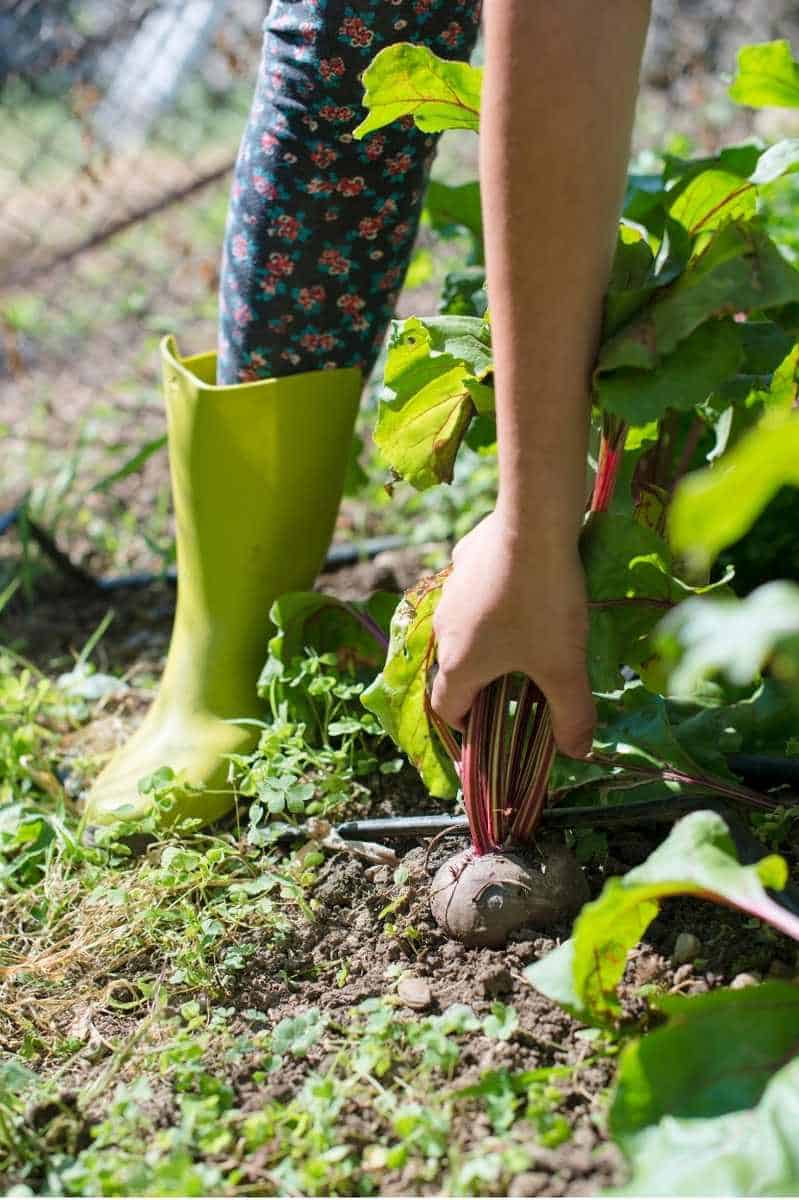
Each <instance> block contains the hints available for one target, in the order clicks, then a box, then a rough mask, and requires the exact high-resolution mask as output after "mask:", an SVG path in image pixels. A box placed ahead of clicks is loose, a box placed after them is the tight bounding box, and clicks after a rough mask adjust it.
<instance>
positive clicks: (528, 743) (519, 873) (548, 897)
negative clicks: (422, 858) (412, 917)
mask: <svg viewBox="0 0 799 1200" xmlns="http://www.w3.org/2000/svg"><path fill="white" fill-rule="evenodd" d="M428 712H429V715H430V718H431V720H432V722H433V724H434V725H435V728H436V729H437V731H438V733H439V735H440V737H441V739H442V741H443V743H444V745H445V747H446V748H447V750H448V752H449V753H450V755H451V756H452V758H453V760H454V761H455V764H456V767H457V769H458V773H459V775H460V780H461V786H462V789H463V800H464V806H465V808H466V813H467V816H468V819H469V829H470V833H471V842H472V844H471V846H470V847H469V848H468V849H466V850H462V851H461V852H460V853H458V854H456V855H454V857H452V858H450V859H448V860H447V861H446V862H445V863H444V864H443V865H442V866H441V867H439V869H438V871H437V872H436V875H435V878H434V879H433V884H432V888H431V895H430V907H431V911H432V913H433V916H434V917H435V919H436V921H437V922H438V924H439V925H440V926H441V928H442V929H443V930H444V932H445V933H446V934H448V936H449V937H452V938H455V939H457V940H458V941H461V942H463V943H464V944H465V945H468V946H502V945H504V944H505V942H506V941H507V938H508V936H509V934H511V933H512V932H513V931H514V930H515V929H519V928H521V927H522V926H532V927H533V928H535V929H543V928H546V927H547V926H548V925H552V924H553V923H555V922H557V921H559V920H561V919H562V918H563V917H564V916H570V915H571V914H572V913H574V912H575V911H576V910H577V909H578V908H579V907H580V906H581V905H582V904H583V903H584V902H585V901H586V900H587V899H588V887H587V885H586V882H585V879H584V877H583V873H582V871H581V870H580V867H579V866H578V864H577V862H576V860H575V858H574V856H573V855H572V854H571V852H570V851H569V850H568V849H567V848H566V847H565V846H564V845H563V844H562V843H558V844H555V843H552V842H549V843H545V844H542V845H536V844H534V834H535V830H536V827H537V825H538V823H539V821H540V819H541V814H542V812H543V809H544V803H545V800H546V794H547V781H548V778H549V771H550V768H551V765H552V759H553V757H554V753H555V743H554V740H553V737H552V729H551V724H550V719H549V709H548V707H547V705H546V703H545V702H544V699H543V697H542V695H541V693H540V692H539V690H538V688H537V687H536V686H535V684H534V683H532V682H531V681H530V680H529V679H523V680H521V681H518V680H516V679H514V678H513V677H511V676H504V677H503V678H502V679H497V680H495V681H494V682H493V683H491V684H489V685H488V686H487V687H485V688H483V689H482V691H481V692H480V693H479V694H478V696H477V698H476V700H475V703H474V705H473V707H472V710H471V712H470V714H469V719H468V721H467V725H466V731H465V734H464V737H463V741H462V744H460V745H459V744H458V742H457V741H456V740H455V737H454V735H453V734H452V732H451V730H449V728H448V727H447V726H445V725H443V723H442V722H441V720H440V718H438V717H437V716H436V715H435V713H433V711H432V709H428Z"/></svg>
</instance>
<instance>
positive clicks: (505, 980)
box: [480, 967, 513, 999]
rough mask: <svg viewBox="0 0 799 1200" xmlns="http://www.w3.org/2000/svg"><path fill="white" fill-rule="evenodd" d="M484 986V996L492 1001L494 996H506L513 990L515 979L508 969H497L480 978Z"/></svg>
mask: <svg viewBox="0 0 799 1200" xmlns="http://www.w3.org/2000/svg"><path fill="white" fill-rule="evenodd" d="M480 983H481V984H482V985H483V995H484V996H487V997H488V998H489V999H491V998H492V997H494V996H505V995H507V993H508V992H510V991H512V990H513V979H512V978H511V973H510V971H509V970H508V968H507V967H495V968H494V969H493V970H491V971H486V972H485V974H484V975H481V977H480Z"/></svg>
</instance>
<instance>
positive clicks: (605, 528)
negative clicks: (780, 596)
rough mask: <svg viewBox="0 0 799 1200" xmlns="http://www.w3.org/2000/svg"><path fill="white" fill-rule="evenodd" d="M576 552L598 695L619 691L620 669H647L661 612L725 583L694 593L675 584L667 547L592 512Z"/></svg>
mask: <svg viewBox="0 0 799 1200" xmlns="http://www.w3.org/2000/svg"><path fill="white" fill-rule="evenodd" d="M580 549H581V555H582V560H583V566H584V568H585V574H586V582H587V586H588V597H589V601H590V603H591V609H590V627H589V634H588V670H589V675H590V678H591V685H592V687H593V689H594V691H597V692H611V691H614V690H615V689H616V688H620V687H622V686H623V681H622V677H621V667H622V666H627V667H632V668H634V669H636V670H642V669H643V668H644V667H645V665H646V664H647V662H648V660H649V659H650V658H651V657H652V648H651V646H650V644H649V634H650V632H651V631H652V629H653V628H654V627H655V625H656V624H657V623H658V621H659V620H660V618H661V617H662V615H663V612H664V610H665V609H668V608H669V606H670V605H674V604H679V603H680V601H682V600H684V599H685V598H686V597H687V596H690V595H691V594H692V593H693V592H695V591H700V592H703V591H709V590H713V589H715V588H718V587H723V586H724V583H725V582H726V581H725V580H720V581H719V582H718V583H716V584H711V585H708V586H707V587H705V588H697V589H695V588H693V587H691V586H690V585H689V584H687V583H684V582H682V580H679V579H677V578H676V577H675V576H674V574H673V573H672V562H671V554H670V551H669V548H668V546H667V544H666V542H665V541H664V540H663V538H661V537H660V536H659V535H658V534H656V533H655V532H654V531H653V530H651V529H649V528H648V527H647V526H646V525H643V524H641V522H640V521H636V520H634V519H633V518H632V517H625V516H620V515H611V514H609V513H593V514H592V515H591V517H590V518H589V520H588V522H587V524H586V526H585V528H584V530H583V534H582V538H581V542H580Z"/></svg>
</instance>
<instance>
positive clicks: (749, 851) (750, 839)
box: [280, 794, 799, 917]
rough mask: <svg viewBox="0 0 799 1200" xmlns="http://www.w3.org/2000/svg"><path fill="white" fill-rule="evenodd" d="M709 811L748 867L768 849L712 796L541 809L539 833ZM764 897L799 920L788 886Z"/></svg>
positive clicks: (398, 822) (440, 827) (453, 828)
mask: <svg viewBox="0 0 799 1200" xmlns="http://www.w3.org/2000/svg"><path fill="white" fill-rule="evenodd" d="M699 809H711V810H712V811H713V812H717V813H718V814H719V816H720V817H722V818H723V819H724V821H725V822H726V824H727V827H728V829H729V831H730V836H731V837H732V840H733V842H734V843H735V849H736V851H737V854H738V858H739V859H740V861H741V862H742V863H743V864H744V865H746V866H748V865H751V864H752V863H756V862H758V861H759V860H760V859H761V858H764V857H765V856H766V855H767V854H768V853H769V851H768V849H767V847H766V846H764V845H763V844H762V843H761V842H759V841H758V839H757V838H756V837H755V836H754V835H753V834H752V832H751V831H750V829H749V828H748V826H747V824H746V822H745V821H744V820H742V819H741V816H740V815H739V813H738V812H736V810H735V809H734V808H732V806H731V805H730V802H729V801H727V800H715V799H714V798H713V797H712V796H705V795H696V794H694V795H690V794H686V795H682V796H669V797H666V798H665V799H663V800H631V801H626V802H624V803H622V804H612V805H607V806H605V807H597V808H594V807H593V806H591V805H587V804H581V805H580V806H579V807H575V808H559V807H557V806H556V807H554V808H545V809H544V812H543V815H542V817H541V828H542V829H569V828H574V827H576V826H580V825H592V826H598V827H600V828H602V827H608V826H613V825H633V826H636V825H654V824H661V823H665V824H668V823H670V822H671V821H674V820H676V819H677V818H678V817H682V816H685V815H686V814H687V813H689V812H696V811H697V810H699ZM468 831H469V823H468V821H467V819H466V817H465V816H457V817H451V816H448V815H447V814H446V813H441V814H436V815H434V816H420V817H383V818H381V817H373V818H368V819H366V820H364V821H345V822H343V823H342V824H341V825H338V826H336V830H335V832H336V833H337V834H338V835H339V837H341V838H344V839H345V840H347V841H372V840H376V839H383V840H385V839H389V840H390V839H391V838H397V839H399V840H405V839H406V838H417V837H435V836H436V835H437V834H441V833H450V832H452V833H456V832H457V833H464V834H466V833H468ZM284 837H285V839H286V840H287V841H289V840H290V841H293V840H295V831H294V830H291V831H288V830H287V831H285V833H284V834H283V835H281V839H280V840H281V841H282V840H283V838H284ZM306 837H307V833H306V832H305V831H304V830H302V829H297V830H296V838H297V839H300V838H306ZM767 890H768V892H769V895H770V896H772V897H773V899H774V900H776V901H777V903H778V904H781V905H782V907H783V908H785V909H787V910H788V911H789V912H792V913H793V914H794V915H795V916H798V917H799V887H797V886H796V885H795V884H792V883H789V884H788V885H787V886H786V887H784V888H782V889H781V890H780V891H777V890H774V889H767Z"/></svg>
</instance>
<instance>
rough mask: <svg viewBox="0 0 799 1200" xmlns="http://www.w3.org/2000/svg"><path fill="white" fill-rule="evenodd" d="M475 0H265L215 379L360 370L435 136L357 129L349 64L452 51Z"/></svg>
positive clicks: (379, 331)
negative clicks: (407, 44) (389, 54)
mask: <svg viewBox="0 0 799 1200" xmlns="http://www.w3.org/2000/svg"><path fill="white" fill-rule="evenodd" d="M480 2H481V0H353V2H352V3H349V4H348V3H346V2H345V0H272V4H271V6H270V8H269V11H268V15H267V18H266V20H265V21H264V26H263V28H264V47H263V56H262V60H261V68H260V71H259V74H258V81H257V85H256V89H255V96H254V98H253V103H252V108H251V111H250V116H249V120H248V122H247V126H246V128H245V131H244V136H243V138H242V142H241V146H240V149H239V154H238V160H237V163H236V170H235V175H234V180H233V188H232V193H231V198H230V207H229V210H228V218H227V228H226V231H225V243H224V250H223V257H222V273H221V282H220V305H219V308H220V315H219V342H218V348H219V359H218V371H217V379H218V382H219V383H226V384H230V383H237V382H243V381H247V380H252V379H263V378H268V377H270V376H279V375H289V374H292V373H294V372H297V371H309V370H316V369H319V368H325V367H343V366H360V367H361V369H362V370H363V373H364V377H366V376H367V375H368V374H369V372H370V370H371V369H372V367H373V365H374V362H375V359H376V358H377V355H378V353H379V351H380V347H381V344H382V341H383V338H384V336H385V332H386V327H387V324H388V321H389V320H390V318H391V316H392V315H393V312H394V307H395V304H396V300H397V296H398V295H399V291H400V288H401V286H402V281H403V279H404V277H405V272H406V269H407V266H408V261H409V257H410V252H411V248H412V245H413V240H414V236H415V234H416V229H417V225H418V222H419V215H420V211H421V205H422V198H423V194H424V188H425V184H426V181H427V177H428V173H429V170H430V166H431V164H432V161H433V157H434V155H435V149H436V142H437V140H438V138H437V137H436V136H430V135H429V134H423V133H421V132H420V131H419V130H418V129H417V128H416V127H415V126H414V124H413V121H412V119H411V118H406V119H403V120H401V121H399V122H395V123H394V124H393V125H389V126H387V127H386V128H384V129H381V130H378V131H376V132H374V133H372V134H369V135H367V136H366V137H365V138H364V139H363V140H361V141H357V140H356V139H355V138H353V136H352V130H353V128H354V127H355V126H356V125H357V124H358V123H359V122H360V121H361V120H362V119H363V117H364V116H365V115H366V110H365V109H364V108H363V106H362V99H363V87H362V84H361V80H360V75H361V72H362V71H363V70H364V68H365V67H366V66H368V64H369V62H370V61H371V59H372V58H373V57H374V55H375V54H376V53H377V51H378V50H380V49H381V48H382V47H384V46H387V45H390V44H391V43H393V42H402V41H411V42H416V43H419V44H422V45H425V46H428V47H429V48H430V49H431V50H433V51H435V53H436V54H438V55H440V56H442V57H444V58H458V59H467V58H468V57H469V55H470V54H471V51H472V48H473V46H474V43H475V41H476V38H477V30H478V26H479V20H480V11H479V10H480Z"/></svg>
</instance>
